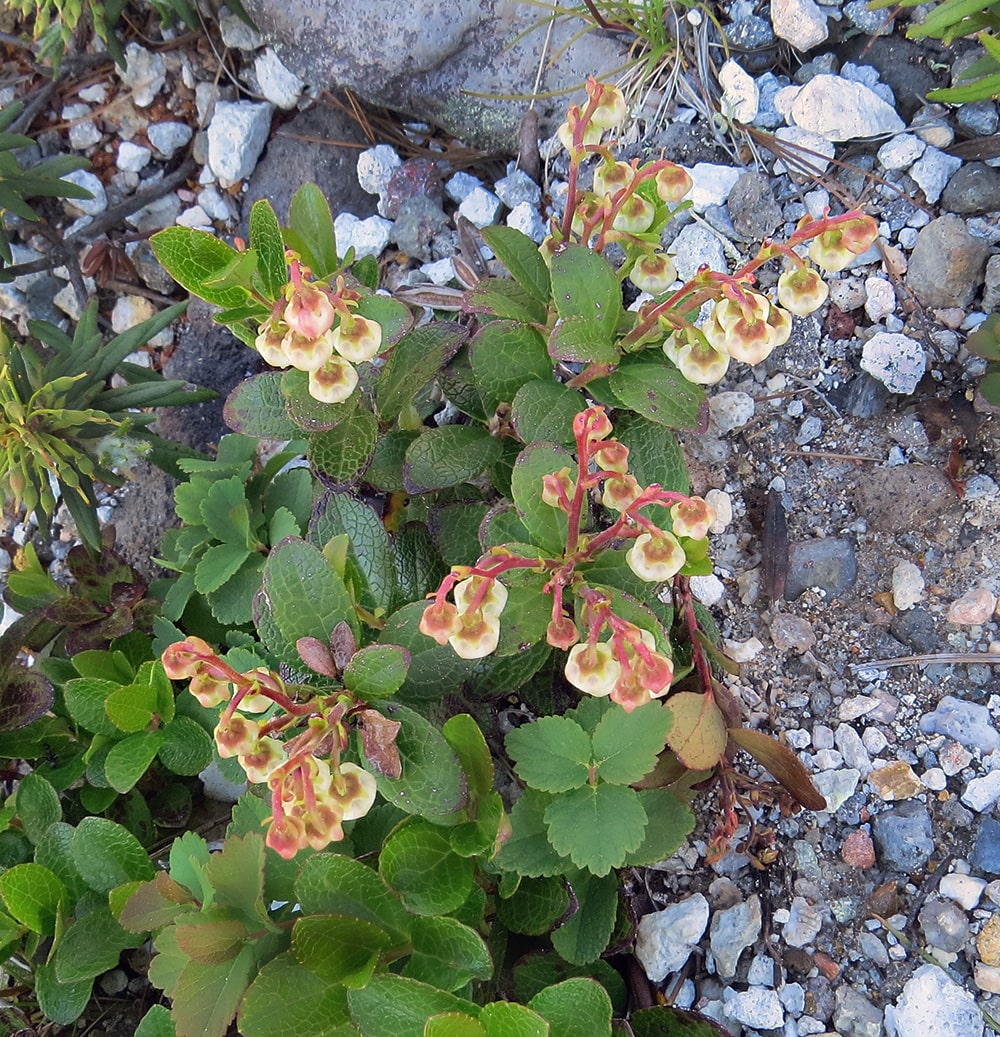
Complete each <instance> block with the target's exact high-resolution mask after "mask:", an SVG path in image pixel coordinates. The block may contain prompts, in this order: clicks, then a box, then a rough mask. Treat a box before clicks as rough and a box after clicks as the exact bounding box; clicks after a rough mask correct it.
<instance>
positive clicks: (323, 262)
mask: <svg viewBox="0 0 1000 1037" xmlns="http://www.w3.org/2000/svg"><path fill="white" fill-rule="evenodd" d="M289 232H290V233H289ZM285 241H286V242H287V244H288V247H289V248H293V249H295V250H296V251H297V252H298V253H299V255H300V256H301V257H302V261H303V262H304V263H305V264H306V266H308V267H309V269H310V270H312V272H313V276H314V277H317V278H320V279H322V278H325V277H327V276H328V275H330V274H332V273H333V272H334V270H336V269H337V266H338V262H337V239H336V237H335V236H334V232H333V217H332V215H331V214H330V205H329V203H328V202H327V200H326V197H325V196H324V194H323V192H322V191H321V190H320V189H319V188H318V187H317V186H316V185H315V184H311V183H307V184H303V185H302V186H301V187H300V188H299V189H298V190H297V191H296V192H295V194H293V195H292V201H291V205H290V206H289V208H288V231H286V233H285Z"/></svg>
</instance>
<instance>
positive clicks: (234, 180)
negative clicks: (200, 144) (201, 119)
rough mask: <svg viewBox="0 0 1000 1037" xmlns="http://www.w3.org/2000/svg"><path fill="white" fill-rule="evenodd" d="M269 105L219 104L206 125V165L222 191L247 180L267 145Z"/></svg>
mask: <svg viewBox="0 0 1000 1037" xmlns="http://www.w3.org/2000/svg"><path fill="white" fill-rule="evenodd" d="M273 111H274V109H273V107H272V106H271V105H270V104H264V103H261V104H255V103H253V102H252V101H219V102H218V103H217V104H216V106H215V114H214V115H213V116H212V121H211V122H210V123H209V124H208V164H209V167H210V169H211V170H212V173H213V174H214V176H215V178H216V179H217V180H218V181H219V183H220V184H221V185H222V186H223V187H232V186H233V185H234V184H238V183H239V182H240V181H241V180H243V179H245V178H246V177H248V176H249V175H250V174H251V173H252V172H253V170H254V167H255V166H256V165H257V159H259V158H260V153H261V152H262V151H263V150H264V145H265V144H267V138H268V134H269V133H270V130H271V113H272V112H273Z"/></svg>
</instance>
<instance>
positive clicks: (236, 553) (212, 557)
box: [194, 544, 253, 594]
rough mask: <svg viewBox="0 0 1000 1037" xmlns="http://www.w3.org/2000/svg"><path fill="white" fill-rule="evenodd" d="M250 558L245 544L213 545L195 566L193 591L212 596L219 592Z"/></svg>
mask: <svg viewBox="0 0 1000 1037" xmlns="http://www.w3.org/2000/svg"><path fill="white" fill-rule="evenodd" d="M252 557H253V555H252V553H251V552H250V551H248V550H247V548H246V545H245V544H213V545H212V546H211V547H210V548H209V549H208V550H207V551H206V552H205V553H204V554H203V555H202V556H201V558H199V559H198V564H197V565H196V566H195V570H194V588H195V590H196V591H197V592H198V593H199V594H212V593H213V592H215V591H217V590H219V589H220V588H221V587H223V586H224V585H225V584H226V583H227V582H228V581H229V580H231V579H232V578H233V577H234V576H235V575H236V574H237V573H238V572H239V571H240V569H241V568H242V567H243V565H244V564H245V563H246V561H247V559H248V558H252Z"/></svg>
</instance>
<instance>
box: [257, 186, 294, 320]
mask: <svg viewBox="0 0 1000 1037" xmlns="http://www.w3.org/2000/svg"><path fill="white" fill-rule="evenodd" d="M250 247H251V248H252V249H253V250H254V251H255V252H256V253H257V276H258V277H259V278H260V282H261V287H262V288H263V291H264V295H265V297H266V298H267V299H268V301H269V302H274V301H275V300H276V299H278V298H280V297H281V292H282V289H283V288H284V287H285V285H286V284H287V283H288V266H287V264H286V262H285V243H284V241H282V239H281V227H280V226H279V225H278V217H277V216H275V214H274V209H272V208H271V203H270V202H268V201H267V200H266V199H263V198H261V199H260V200H259V201H256V202H254V203H253V205H252V206H251V208H250Z"/></svg>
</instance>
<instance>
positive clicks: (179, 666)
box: [160, 637, 215, 681]
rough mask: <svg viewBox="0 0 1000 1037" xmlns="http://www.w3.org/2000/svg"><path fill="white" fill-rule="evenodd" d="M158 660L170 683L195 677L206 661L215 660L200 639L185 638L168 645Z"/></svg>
mask: <svg viewBox="0 0 1000 1037" xmlns="http://www.w3.org/2000/svg"><path fill="white" fill-rule="evenodd" d="M160 658H161V661H162V663H163V669H164V672H165V673H166V675H167V676H168V677H169V678H170V679H171V680H172V681H180V680H187V679H188V678H189V677H193V676H195V674H197V673H198V672H199V671H200V670H201V669H202V666H203V665H204V663H205V661H206V660H208V659H214V658H215V652H214V651H213V649H212V646H211V645H210V644H209V643H208V642H207V641H203V640H202V639H201V638H200V637H187V638H185V639H184V640H183V641H175V642H174V643H173V644H172V645H169V646H168V647H167V648H166V649H165V650H164V652H163V655H162V656H161V657H160Z"/></svg>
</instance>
